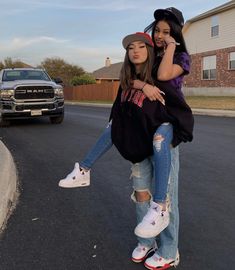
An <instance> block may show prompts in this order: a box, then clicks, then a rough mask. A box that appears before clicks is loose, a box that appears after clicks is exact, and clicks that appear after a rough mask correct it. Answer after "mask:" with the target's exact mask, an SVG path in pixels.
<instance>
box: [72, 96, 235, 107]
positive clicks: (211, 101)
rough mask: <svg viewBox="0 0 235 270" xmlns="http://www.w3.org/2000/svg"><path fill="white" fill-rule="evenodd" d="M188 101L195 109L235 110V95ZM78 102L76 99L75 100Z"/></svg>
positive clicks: (110, 102)
mask: <svg viewBox="0 0 235 270" xmlns="http://www.w3.org/2000/svg"><path fill="white" fill-rule="evenodd" d="M185 98H186V101H187V103H188V104H189V106H190V107H191V108H193V109H216V110H235V96H230V97H212V96H186V97H185ZM74 102H76V100H74ZM77 102H79V103H102V104H112V103H113V102H112V101H99V100H83V101H77Z"/></svg>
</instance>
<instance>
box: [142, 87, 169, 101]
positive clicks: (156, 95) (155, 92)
mask: <svg viewBox="0 0 235 270" xmlns="http://www.w3.org/2000/svg"><path fill="white" fill-rule="evenodd" d="M142 91H143V92H144V94H145V95H146V97H147V98H148V99H150V100H151V101H155V100H158V101H160V102H161V103H162V104H163V105H165V100H164V98H163V96H162V95H165V93H164V92H162V91H161V90H160V89H159V88H157V87H156V86H152V85H150V84H146V85H145V86H144V88H143V89H142Z"/></svg>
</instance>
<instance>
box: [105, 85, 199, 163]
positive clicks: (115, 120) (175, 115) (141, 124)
mask: <svg viewBox="0 0 235 270" xmlns="http://www.w3.org/2000/svg"><path fill="white" fill-rule="evenodd" d="M155 85H156V86H157V87H158V88H159V89H160V90H161V91H163V92H164V93H165V96H164V98H165V104H166V105H165V106H164V105H162V104H161V103H160V102H159V101H150V100H149V99H148V98H147V97H146V96H145V95H144V93H143V92H142V91H141V90H138V89H128V90H122V89H121V87H119V90H118V94H117V97H116V100H115V102H114V104H113V107H112V110H111V115H110V120H111V119H112V128H111V136H112V142H113V144H114V145H115V146H116V148H117V149H118V151H119V152H120V154H121V155H122V156H123V157H124V158H125V159H127V160H130V161H131V162H132V163H137V162H140V161H142V160H144V159H145V158H147V157H149V156H151V155H153V135H154V133H155V132H156V130H157V128H158V127H159V126H160V125H161V124H162V123H164V122H170V123H171V124H172V125H173V140H172V145H173V147H175V146H177V145H178V144H179V143H181V142H187V141H192V139H193V125H194V119H193V115H192V111H191V109H190V107H189V106H188V105H187V103H186V102H185V99H184V97H183V94H182V92H181V89H177V88H176V87H175V85H174V83H172V81H168V82H160V81H156V82H155Z"/></svg>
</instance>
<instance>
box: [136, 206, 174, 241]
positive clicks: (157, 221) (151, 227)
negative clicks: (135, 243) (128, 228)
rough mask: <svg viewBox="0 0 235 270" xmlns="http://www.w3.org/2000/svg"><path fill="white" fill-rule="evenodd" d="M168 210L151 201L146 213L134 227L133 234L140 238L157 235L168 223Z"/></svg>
mask: <svg viewBox="0 0 235 270" xmlns="http://www.w3.org/2000/svg"><path fill="white" fill-rule="evenodd" d="M169 221H170V218H169V211H168V209H166V211H163V210H162V206H161V205H159V204H157V203H155V202H151V204H150V207H149V210H148V212H147V214H146V215H145V216H144V218H143V220H142V221H141V222H140V223H139V224H138V225H137V227H136V228H135V234H136V235H137V236H139V237H142V238H151V237H155V236H157V235H158V234H159V233H160V232H162V231H163V230H164V229H165V228H166V227H167V226H168V225H169Z"/></svg>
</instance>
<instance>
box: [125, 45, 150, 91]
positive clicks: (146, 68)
mask: <svg viewBox="0 0 235 270" xmlns="http://www.w3.org/2000/svg"><path fill="white" fill-rule="evenodd" d="M145 44H146V43H145ZM146 48H147V51H148V58H147V60H146V62H145V63H143V64H142V67H141V71H140V73H139V74H136V70H135V65H134V64H133V63H131V61H130V59H129V56H128V50H129V49H128V47H127V50H126V54H125V58H124V62H123V65H122V68H121V71H120V85H121V88H122V89H123V90H127V89H129V88H131V87H132V81H133V80H135V79H137V78H138V79H139V80H141V81H144V82H146V83H149V84H153V79H152V73H151V72H152V68H153V60H154V55H153V47H151V46H149V45H148V44H146Z"/></svg>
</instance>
